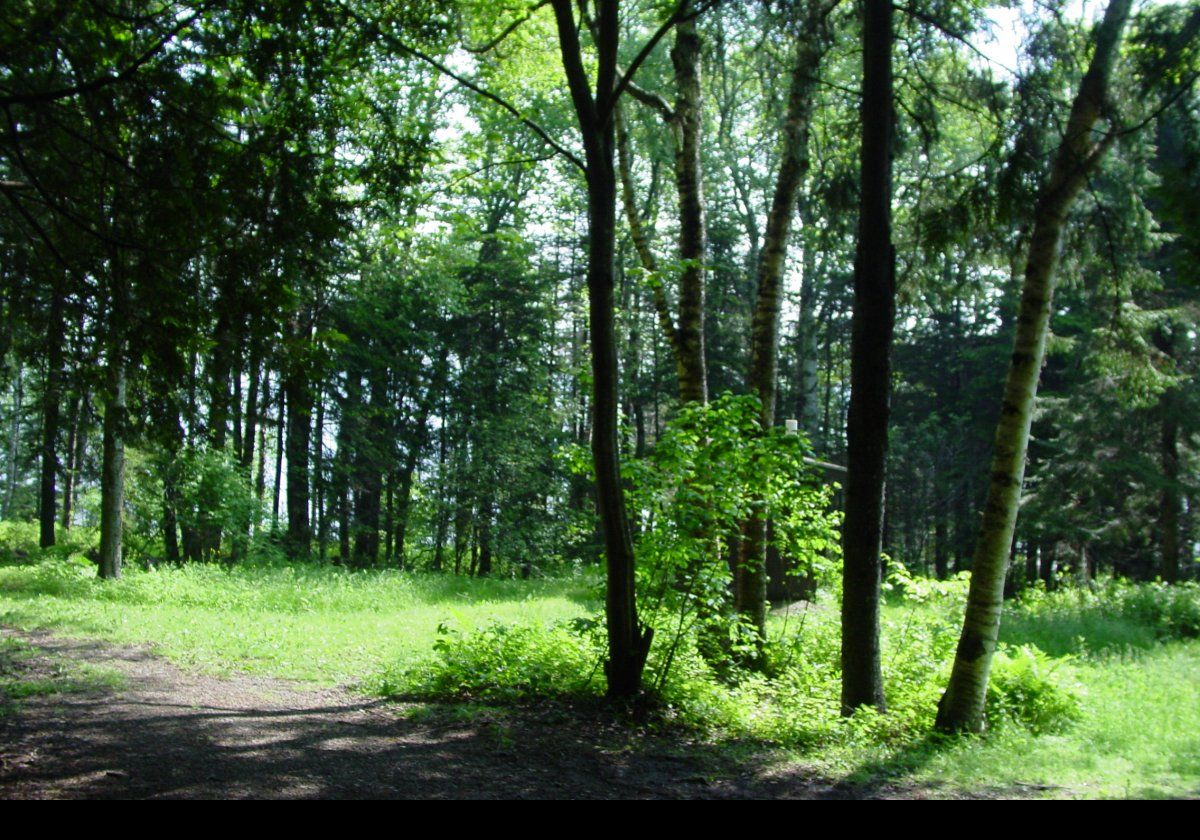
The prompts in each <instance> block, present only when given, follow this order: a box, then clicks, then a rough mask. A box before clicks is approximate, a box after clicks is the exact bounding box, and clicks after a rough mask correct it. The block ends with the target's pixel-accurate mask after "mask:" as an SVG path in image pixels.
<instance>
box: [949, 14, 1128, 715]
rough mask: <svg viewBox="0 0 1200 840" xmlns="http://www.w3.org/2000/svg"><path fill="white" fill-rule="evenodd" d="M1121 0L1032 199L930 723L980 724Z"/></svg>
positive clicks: (1107, 17) (1120, 22)
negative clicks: (962, 599)
mask: <svg viewBox="0 0 1200 840" xmlns="http://www.w3.org/2000/svg"><path fill="white" fill-rule="evenodd" d="M1131 2H1132V0H1112V2H1110V3H1109V5H1108V8H1107V9H1106V10H1105V13H1104V20H1103V21H1102V22H1101V24H1100V26H1099V28H1098V30H1097V32H1096V49H1095V52H1094V54H1093V55H1092V61H1091V64H1090V65H1089V67H1088V70H1087V73H1086V74H1085V75H1084V77H1083V80H1082V82H1081V83H1080V86H1079V93H1078V95H1077V96H1076V97H1075V102H1074V103H1073V104H1072V106H1071V114H1070V117H1069V118H1068V120H1067V127H1066V131H1065V132H1064V134H1063V139H1062V143H1061V145H1060V146H1059V149H1058V154H1057V156H1056V157H1055V160H1054V163H1053V166H1052V168H1051V170H1050V175H1049V178H1048V180H1047V181H1046V183H1045V185H1044V186H1043V188H1042V192H1041V195H1040V197H1039V199H1038V206H1037V210H1036V213H1035V216H1034V225H1033V235H1032V237H1031V239H1030V245H1029V257H1028V259H1027V261H1026V264H1025V281H1024V286H1023V288H1022V291H1021V304H1020V310H1019V314H1018V316H1017V333H1016V338H1015V340H1014V343H1013V353H1012V357H1011V360H1010V363H1009V368H1008V376H1007V378H1006V380H1005V384H1004V402H1003V404H1002V406H1001V410H1000V420H999V422H998V423H997V426H996V438H995V449H994V452H993V456H992V467H991V481H990V482H989V485H988V495H987V503H986V504H985V506H984V511H983V522H982V524H981V526H980V530H979V538H978V540H977V542H976V544H975V558H974V569H973V571H972V573H971V588H970V592H969V593H968V596H967V612H966V616H965V617H964V620H963V630H962V636H961V637H960V639H959V643H958V650H957V653H956V655H955V658H954V669H953V671H952V673H951V675H950V681H949V684H948V685H947V687H946V693H945V694H944V695H943V696H942V699H941V702H940V703H939V704H938V716H937V722H936V727H937V729H939V730H940V731H943V732H962V731H970V732H978V731H980V730H982V729H983V726H984V715H983V707H984V701H985V698H986V695H987V683H988V676H989V674H990V672H991V667H992V657H993V654H994V653H995V649H996V639H997V637H998V636H999V633H1000V611H1001V606H1002V604H1003V594H1004V577H1005V572H1006V571H1007V565H1008V555H1009V546H1010V545H1011V544H1012V538H1013V529H1014V528H1015V526H1016V520H1017V506H1018V502H1019V500H1020V493H1021V484H1022V481H1023V479H1024V476H1025V452H1026V449H1027V447H1028V444H1029V425H1030V422H1031V420H1032V417H1033V404H1034V399H1035V397H1036V395H1037V384H1038V375H1039V373H1040V372H1041V368H1042V359H1043V357H1044V355H1045V349H1046V334H1047V333H1048V332H1049V325H1050V311H1051V299H1052V297H1053V294H1054V271H1055V268H1056V267H1057V265H1058V257H1059V251H1060V248H1061V246H1062V234H1063V229H1064V227H1065V226H1066V220H1067V212H1068V211H1069V210H1070V207H1071V204H1072V202H1073V201H1074V199H1075V196H1076V195H1078V193H1079V191H1080V190H1081V189H1082V188H1083V186H1084V184H1085V183H1086V180H1087V177H1088V175H1089V173H1090V172H1091V171H1092V170H1093V169H1094V168H1095V167H1096V165H1097V164H1098V163H1099V162H1100V159H1101V158H1102V157H1103V155H1104V152H1105V151H1106V150H1107V148H1108V146H1109V145H1110V144H1111V142H1112V140H1113V139H1114V138H1115V136H1116V135H1115V133H1113V134H1109V135H1107V136H1106V137H1105V138H1104V139H1102V140H1101V141H1100V142H1098V143H1093V142H1092V139H1091V134H1092V128H1093V126H1094V125H1095V123H1096V121H1097V120H1098V119H1099V118H1100V114H1101V111H1102V109H1103V108H1104V103H1105V99H1106V98H1107V95H1108V80H1109V77H1110V76H1111V74H1112V68H1113V65H1114V63H1115V62H1116V57H1117V51H1118V47H1119V44H1120V41H1121V33H1122V30H1123V29H1124V27H1125V21H1126V19H1127V18H1128V16H1129V9H1130V5H1131Z"/></svg>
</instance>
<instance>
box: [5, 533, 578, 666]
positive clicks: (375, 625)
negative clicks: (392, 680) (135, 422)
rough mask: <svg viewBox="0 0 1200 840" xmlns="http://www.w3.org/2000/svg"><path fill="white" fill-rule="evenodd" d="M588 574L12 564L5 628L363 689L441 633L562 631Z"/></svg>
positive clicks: (73, 560) (25, 560)
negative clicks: (521, 576) (103, 577)
mask: <svg viewBox="0 0 1200 840" xmlns="http://www.w3.org/2000/svg"><path fill="white" fill-rule="evenodd" d="M594 594H595V585H594V582H593V581H592V579H590V578H587V577H582V576H581V577H578V578H569V579H559V580H537V581H506V580H469V579H464V578H455V577H452V576H434V575H416V574H410V573H406V572H398V571H378V572H349V571H345V570H341V569H337V568H332V567H314V566H283V567H255V566H239V567H225V566H218V565H192V566H184V567H180V568H160V569H157V570H153V571H145V570H141V569H137V568H130V569H128V570H127V572H126V574H125V576H124V578H123V579H122V580H120V581H117V582H109V581H100V580H97V579H96V578H95V567H94V566H93V565H92V564H91V563H89V562H88V561H86V560H83V559H80V558H79V557H78V556H70V557H67V558H63V557H61V556H52V557H49V558H47V557H43V556H40V555H38V554H37V553H36V552H33V553H22V554H21V555H20V556H18V557H16V558H14V557H13V556H12V555H11V553H10V555H9V557H8V559H7V561H4V560H0V623H3V624H7V625H11V626H15V627H20V628H24V629H32V628H45V629H50V630H53V631H55V632H57V633H62V634H64V635H69V636H85V637H99V638H103V639H107V640H109V641H113V642H118V643H125V644H142V643H152V644H154V645H155V648H156V650H158V651H159V652H160V653H162V654H163V655H164V656H166V657H168V658H169V659H171V660H172V661H174V662H176V663H178V664H181V665H186V666H189V667H195V668H198V669H201V670H204V671H206V672H214V673H219V672H224V671H247V672H253V673H259V674H266V675H271V676H277V677H284V678H288V679H297V680H307V681H312V682H315V683H319V684H323V685H333V684H346V683H357V682H359V681H360V680H362V679H364V677H367V676H370V675H373V674H375V673H376V672H378V671H379V670H381V669H383V668H384V667H385V665H388V664H390V663H393V662H396V661H409V660H412V659H415V658H417V657H419V656H420V655H421V654H424V653H427V652H428V651H429V650H430V649H431V647H432V645H433V642H434V640H435V639H436V638H437V633H438V628H439V626H442V627H447V628H452V629H456V630H462V631H470V630H473V629H476V628H478V627H482V626H485V625H487V624H489V623H491V622H497V621H499V622H507V623H517V622H531V623H535V624H536V623H545V624H549V623H553V622H558V621H564V620H569V619H572V618H575V617H578V616H581V615H583V614H585V613H586V612H588V611H590V609H591V608H592V606H593V603H594V601H593V599H594Z"/></svg>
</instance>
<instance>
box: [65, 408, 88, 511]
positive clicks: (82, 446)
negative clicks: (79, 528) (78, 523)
mask: <svg viewBox="0 0 1200 840" xmlns="http://www.w3.org/2000/svg"><path fill="white" fill-rule="evenodd" d="M87 411H88V407H87V400H86V399H85V398H84V396H83V394H81V393H76V394H75V396H74V397H72V398H71V429H70V431H69V432H68V434H67V468H66V469H65V470H63V490H62V526H63V530H67V529H69V528H70V527H71V513H72V506H73V504H74V502H75V492H76V491H75V487H76V481H77V476H78V473H79V470H80V469H81V468H82V466H83V459H84V456H85V455H86V454H87V423H86V420H85V417H86V414H87Z"/></svg>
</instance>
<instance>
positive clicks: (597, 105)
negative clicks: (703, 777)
mask: <svg viewBox="0 0 1200 840" xmlns="http://www.w3.org/2000/svg"><path fill="white" fill-rule="evenodd" d="M554 14H555V20H556V22H557V26H558V34H559V45H560V48H561V53H562V59H563V67H564V69H565V71H566V75H567V82H568V86H569V87H570V90H571V98H572V102H573V104H574V106H575V113H576V116H577V117H578V119H579V126H580V133H581V135H582V138H583V145H584V151H585V155H586V167H585V176H586V180H587V192H588V268H587V286H588V312H589V315H590V330H591V337H592V461H593V465H594V467H595V472H596V499H597V508H598V510H599V514H600V526H601V530H602V532H603V535H604V548H605V557H606V560H607V589H606V598H605V614H606V623H607V627H608V653H609V657H608V662H607V664H606V668H605V670H606V674H607V676H608V693H609V695H610V696H612V697H614V698H630V697H633V696H634V695H636V694H637V693H638V691H639V690H640V688H641V680H642V670H643V669H644V667H645V664H646V655H647V653H648V652H649V650H650V642H651V639H652V636H653V631H652V630H650V629H648V628H646V629H644V628H643V627H642V626H641V624H640V623H639V622H638V616H637V604H636V600H635V591H634V556H633V542H632V539H631V537H630V533H629V524H628V521H627V519H626V512H625V498H624V490H623V487H622V484H621V471H620V455H619V453H618V449H617V447H618V445H619V434H618V429H617V406H618V404H619V403H618V398H617V349H616V330H615V325H614V317H613V292H614V281H615V276H614V264H613V258H614V254H615V250H616V249H615V244H616V197H617V196H616V186H617V185H616V181H617V178H616V170H615V168H614V165H613V151H614V143H615V138H614V129H613V105H614V98H613V95H614V89H615V84H616V61H617V43H618V38H619V28H620V27H619V14H618V4H617V2H616V0H604V2H601V3H600V4H599V15H598V32H597V37H596V47H597V53H598V62H599V64H598V69H597V74H596V93H595V96H594V98H593V95H592V92H591V90H590V89H589V87H588V80H587V72H586V70H585V69H584V65H583V50H582V47H581V45H580V43H579V32H578V30H577V29H576V27H575V19H574V11H573V6H572V3H571V2H570V0H554Z"/></svg>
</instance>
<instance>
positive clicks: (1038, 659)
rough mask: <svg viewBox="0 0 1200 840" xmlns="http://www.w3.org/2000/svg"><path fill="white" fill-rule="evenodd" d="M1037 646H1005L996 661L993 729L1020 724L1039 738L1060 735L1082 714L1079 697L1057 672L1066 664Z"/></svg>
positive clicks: (990, 703) (990, 714) (990, 706)
mask: <svg viewBox="0 0 1200 840" xmlns="http://www.w3.org/2000/svg"><path fill="white" fill-rule="evenodd" d="M1063 661H1064V660H1062V659H1053V658H1051V657H1050V656H1049V655H1047V654H1046V653H1044V652H1042V651H1041V650H1039V649H1038V648H1037V647H1035V646H1034V645H1022V646H1020V647H1015V648H1014V647H1008V646H1006V645H1001V646H1000V648H999V649H998V650H997V651H996V656H995V658H994V659H993V660H992V677H991V681H990V682H989V683H988V693H987V706H986V712H987V718H988V722H989V724H991V725H992V726H996V725H998V724H999V725H1003V723H1005V722H1008V723H1016V724H1019V725H1020V726H1022V727H1024V728H1025V729H1028V730H1029V731H1030V732H1032V733H1034V734H1035V735H1040V734H1043V733H1052V732H1060V731H1062V730H1063V729H1064V728H1065V727H1067V726H1068V725H1070V724H1071V723H1072V722H1074V721H1076V720H1078V719H1079V717H1080V714H1081V713H1082V706H1081V704H1080V700H1079V696H1078V695H1077V694H1076V693H1075V692H1074V691H1072V690H1071V689H1069V688H1067V687H1065V686H1063V685H1062V684H1061V683H1060V682H1059V681H1058V680H1057V679H1056V678H1055V677H1054V673H1055V671H1056V670H1057V669H1058V667H1059V666H1060V665H1061V664H1062V663H1063Z"/></svg>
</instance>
